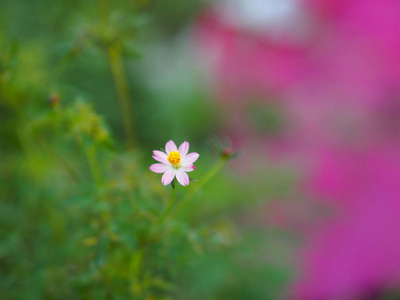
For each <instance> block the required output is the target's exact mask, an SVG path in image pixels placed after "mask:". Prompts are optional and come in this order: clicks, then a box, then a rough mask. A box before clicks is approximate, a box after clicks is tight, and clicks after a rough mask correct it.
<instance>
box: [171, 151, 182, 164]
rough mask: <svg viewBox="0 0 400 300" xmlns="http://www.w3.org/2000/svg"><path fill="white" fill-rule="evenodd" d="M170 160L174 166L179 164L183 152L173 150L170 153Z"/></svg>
mask: <svg viewBox="0 0 400 300" xmlns="http://www.w3.org/2000/svg"><path fill="white" fill-rule="evenodd" d="M168 161H169V162H170V163H171V164H172V165H173V166H174V167H176V166H178V165H179V163H180V162H181V154H180V153H179V152H178V151H171V152H170V153H169V155H168Z"/></svg>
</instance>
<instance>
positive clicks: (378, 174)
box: [195, 0, 400, 300]
mask: <svg viewBox="0 0 400 300" xmlns="http://www.w3.org/2000/svg"><path fill="white" fill-rule="evenodd" d="M195 38H196V43H197V44H198V46H199V47H198V48H199V49H200V50H199V55H200V56H201V58H202V59H204V61H206V62H208V65H209V68H208V69H207V70H208V73H207V75H208V76H209V77H210V78H211V79H212V80H211V81H212V82H213V84H214V86H213V88H214V90H215V93H216V96H217V98H218V100H219V101H220V104H221V107H222V111H223V112H224V116H223V117H224V126H225V128H226V132H227V134H229V135H230V136H231V137H232V138H233V142H234V144H235V145H236V146H237V147H239V148H242V149H245V151H246V153H248V154H249V155H247V156H251V157H253V159H258V160H260V161H268V163H271V162H275V163H276V164H280V163H285V164H291V165H293V166H294V167H296V168H299V169H300V170H301V174H302V175H301V176H300V178H299V183H300V186H301V190H302V193H303V195H302V197H305V198H307V199H309V200H310V201H317V202H319V203H321V204H323V205H326V206H327V207H329V209H330V210H332V216H330V217H329V218H323V219H322V221H321V222H319V223H318V224H319V225H320V226H318V227H315V226H305V227H304V228H305V229H304V230H302V231H301V234H302V236H303V239H304V245H303V246H302V247H300V248H299V249H298V251H296V255H295V256H296V261H298V266H297V267H298V276H297V277H296V278H295V279H294V280H293V284H292V288H291V291H290V293H289V296H288V297H290V299H309V300H312V299H335V300H336V299H363V297H370V296H371V295H378V296H377V297H379V293H380V292H381V291H384V290H387V289H389V290H390V289H395V288H396V286H399V284H400V202H399V201H400V159H399V153H400V152H399V150H400V140H399V137H400V1H398V0H326V1H322V0H320V1H319V0H304V1H295V0H291V1H290V0H282V1H261V0H249V1H235V0H232V1H217V2H215V4H214V5H211V6H210V7H209V8H208V9H207V10H206V11H204V12H203V14H202V15H201V16H199V19H198V22H197V24H196V27H195ZM265 120H267V121H268V122H265ZM271 124H272V125H271ZM247 171H248V172H251V170H247ZM283 214H284V212H283ZM291 217H292V216H290V214H288V215H287V216H286V218H291ZM266 218H267V216H266Z"/></svg>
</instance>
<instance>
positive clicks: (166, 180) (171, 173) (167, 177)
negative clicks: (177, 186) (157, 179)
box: [161, 168, 176, 185]
mask: <svg viewBox="0 0 400 300" xmlns="http://www.w3.org/2000/svg"><path fill="white" fill-rule="evenodd" d="M175 172H176V171H175V170H174V169H172V168H171V169H169V170H167V171H166V172H165V173H164V175H163V176H162V178H161V182H162V184H163V185H168V184H170V183H171V181H172V180H173V179H174V177H175Z"/></svg>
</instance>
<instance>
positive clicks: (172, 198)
mask: <svg viewBox="0 0 400 300" xmlns="http://www.w3.org/2000/svg"><path fill="white" fill-rule="evenodd" d="M174 198H175V179H174V181H173V184H172V191H171V198H170V199H169V203H168V207H167V209H166V210H165V211H164V213H163V215H162V216H161V218H160V223H163V222H164V221H165V220H166V218H167V217H168V215H169V213H170V212H171V209H172V205H173V204H174Z"/></svg>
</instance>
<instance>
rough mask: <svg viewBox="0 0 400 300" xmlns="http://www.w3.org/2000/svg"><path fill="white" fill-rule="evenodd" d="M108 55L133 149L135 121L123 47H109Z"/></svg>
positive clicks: (134, 143) (130, 144) (129, 145)
mask: <svg viewBox="0 0 400 300" xmlns="http://www.w3.org/2000/svg"><path fill="white" fill-rule="evenodd" d="M107 54H108V59H109V62H110V67H111V72H112V75H113V78H114V83H115V88H116V90H117V95H118V103H119V109H120V111H121V116H122V122H123V124H124V130H125V136H126V143H127V147H128V148H129V149H132V148H134V146H135V145H136V136H135V126H134V121H133V113H132V112H133V111H132V103H131V100H130V95H129V87H128V83H127V79H126V72H125V69H124V64H123V59H122V47H121V45H120V44H118V43H114V44H112V45H110V46H108V48H107Z"/></svg>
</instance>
